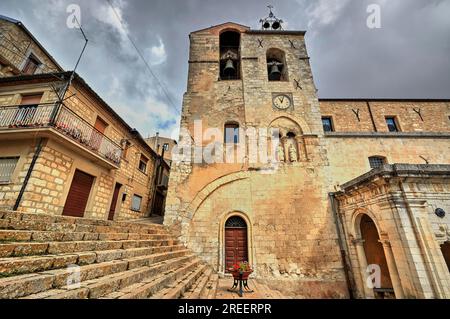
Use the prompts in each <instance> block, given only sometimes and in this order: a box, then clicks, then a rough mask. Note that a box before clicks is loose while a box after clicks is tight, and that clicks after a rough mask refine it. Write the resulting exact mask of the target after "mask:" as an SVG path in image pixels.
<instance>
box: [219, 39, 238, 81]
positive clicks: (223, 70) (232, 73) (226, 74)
mask: <svg viewBox="0 0 450 319" xmlns="http://www.w3.org/2000/svg"><path fill="white" fill-rule="evenodd" d="M240 43H241V35H240V33H239V32H234V31H226V32H223V33H222V34H221V35H220V80H239V79H240Z"/></svg>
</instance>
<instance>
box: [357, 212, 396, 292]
mask: <svg viewBox="0 0 450 319" xmlns="http://www.w3.org/2000/svg"><path fill="white" fill-rule="evenodd" d="M361 237H362V239H364V252H365V254H366V259H367V265H373V264H374V265H379V266H380V269H381V289H393V286H392V282H391V276H390V274H389V269H388V265H387V261H386V256H385V254H384V249H383V245H382V244H381V243H380V242H379V240H380V237H379V235H378V230H377V228H376V226H375V223H374V222H373V220H372V219H371V218H370V217H369V216H367V215H364V216H363V217H362V218H361Z"/></svg>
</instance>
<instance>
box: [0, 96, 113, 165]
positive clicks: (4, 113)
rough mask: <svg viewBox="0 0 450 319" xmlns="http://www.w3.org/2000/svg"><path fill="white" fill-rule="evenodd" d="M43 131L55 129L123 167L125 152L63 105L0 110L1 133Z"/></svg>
mask: <svg viewBox="0 0 450 319" xmlns="http://www.w3.org/2000/svg"><path fill="white" fill-rule="evenodd" d="M55 112H57V113H56V114H55ZM54 115H56V116H54ZM40 127H54V128H55V129H57V130H58V131H60V132H62V133H64V134H65V135H66V136H68V137H69V138H71V139H73V140H75V141H76V142H77V143H78V144H81V145H83V146H84V147H85V148H87V149H89V150H90V151H93V152H94V153H97V154H98V155H100V156H102V157H103V158H105V159H107V160H108V161H110V162H112V163H114V164H116V165H119V164H120V159H121V155H122V148H121V147H120V146H119V145H118V144H117V143H115V142H114V141H113V140H111V139H110V138H108V137H107V136H105V135H104V134H103V133H102V132H100V131H99V130H97V129H96V128H95V127H94V126H92V125H91V124H89V123H88V122H87V121H86V120H84V119H83V118H82V117H81V116H79V115H78V114H76V113H75V112H73V111H72V110H70V109H69V108H68V107H67V106H66V105H64V104H60V103H59V102H54V103H40V104H35V105H12V106H0V130H4V129H18V128H20V129H23V128H40Z"/></svg>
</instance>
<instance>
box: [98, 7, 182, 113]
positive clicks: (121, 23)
mask: <svg viewBox="0 0 450 319" xmlns="http://www.w3.org/2000/svg"><path fill="white" fill-rule="evenodd" d="M106 2H108V4H109V6H110V7H111V9H112V10H113V13H114V15H115V16H116V18H117V20H118V21H119V22H120V25H121V26H122V28H123V30H124V31H125V30H126V28H125V25H124V23H123V21H122V19H121V18H120V15H119V14H118V13H117V11H116V8H114V6H113V5H112V3H111V0H106ZM125 34H126V36H127V38H128V40H129V41H130V42H131V44H132V45H133V47H134V49H135V50H136V52H137V54H138V55H139V57H140V58H141V60H142V61H143V62H144V64H145V66H146V68H147V70H148V71H149V72H150V74H151V75H152V77H153V78H154V79H155V81H156V83H157V84H158V85H159V87H160V88H161V90H162V91H163V93H164V95H165V96H166V98H167V101H168V102H169V104H170V105H171V106H172V108H173V109H174V110H175V111H176V112H177V114H178V115H180V114H181V113H180V111H179V110H178V108H177V107H176V106H175V103H173V101H172V98H171V97H170V93H169V91H168V90H167V89H166V87H165V86H164V85H163V83H162V81H161V80H160V79H159V78H158V76H157V75H156V74H155V73H154V72H153V70H152V68H151V67H150V65H149V64H148V63H147V61H146V60H145V58H144V55H143V54H142V53H141V51H140V50H139V48H138V47H137V45H136V43H135V42H134V41H133V39H132V38H131V37H130V35H129V34H128V32H125Z"/></svg>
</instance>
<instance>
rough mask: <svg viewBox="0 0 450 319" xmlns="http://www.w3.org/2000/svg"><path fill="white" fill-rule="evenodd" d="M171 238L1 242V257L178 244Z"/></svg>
mask: <svg viewBox="0 0 450 319" xmlns="http://www.w3.org/2000/svg"><path fill="white" fill-rule="evenodd" d="M178 244H179V241H178V240H174V239H170V240H123V241H98V240H96V241H69V242H64V241H62V242H60V241H57V242H42V243H40V242H8V243H4V244H0V258H6V257H24V256H37V255H46V254H47V255H48V254H51V255H54V254H71V253H77V252H88V251H102V250H114V249H130V248H149V247H162V246H171V245H178Z"/></svg>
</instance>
